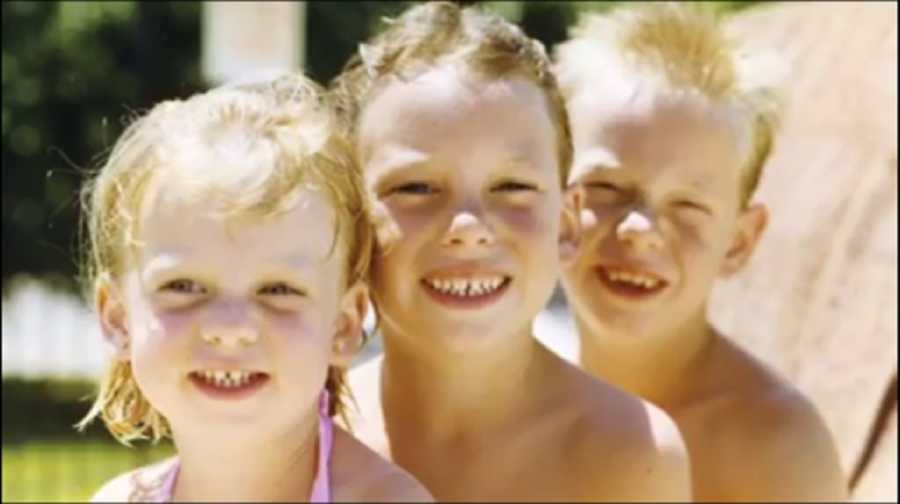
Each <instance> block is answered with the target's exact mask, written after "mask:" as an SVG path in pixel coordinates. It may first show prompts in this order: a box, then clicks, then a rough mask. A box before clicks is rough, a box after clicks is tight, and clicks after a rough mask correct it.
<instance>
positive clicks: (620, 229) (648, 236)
mask: <svg viewBox="0 0 900 504" xmlns="http://www.w3.org/2000/svg"><path fill="white" fill-rule="evenodd" d="M616 236H617V237H618V238H619V240H620V241H622V242H623V243H626V244H628V245H630V246H632V247H634V248H636V249H638V250H640V251H641V252H645V251H648V250H658V249H660V248H662V246H663V238H662V235H660V233H659V229H658V228H657V227H656V226H655V225H654V223H653V221H652V220H651V218H650V217H648V216H647V215H646V214H645V213H643V212H640V211H638V210H636V209H633V210H630V211H629V212H628V215H626V216H625V218H624V219H622V221H621V222H619V224H618V226H616Z"/></svg>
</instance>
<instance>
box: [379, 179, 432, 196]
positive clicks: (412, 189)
mask: <svg viewBox="0 0 900 504" xmlns="http://www.w3.org/2000/svg"><path fill="white" fill-rule="evenodd" d="M418 189H424V192H423V191H420V190H418ZM437 192H438V190H437V189H435V188H434V187H432V186H431V185H430V184H428V183H427V182H409V183H406V184H401V185H398V186H396V187H394V188H392V189H391V190H390V191H389V193H390V194H396V193H399V194H411V195H416V196H424V195H427V194H436V193H437Z"/></svg>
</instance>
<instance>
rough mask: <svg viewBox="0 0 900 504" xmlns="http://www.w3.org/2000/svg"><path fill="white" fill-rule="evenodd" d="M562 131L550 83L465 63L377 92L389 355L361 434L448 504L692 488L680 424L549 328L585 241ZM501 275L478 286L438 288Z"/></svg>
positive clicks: (378, 270)
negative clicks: (468, 290) (537, 326)
mask: <svg viewBox="0 0 900 504" xmlns="http://www.w3.org/2000/svg"><path fill="white" fill-rule="evenodd" d="M555 138H556V136H555V132H554V129H553V123H552V122H551V120H550V116H549V113H548V109H547V103H546V101H545V98H544V96H543V95H542V92H541V91H540V89H539V88H538V87H537V86H535V85H533V84H531V83H530V82H529V81H528V80H526V79H521V78H517V77H510V78H507V79H500V80H486V79H484V78H482V77H478V76H475V75H473V74H472V73H471V72H470V71H469V70H467V69H464V68H461V67H459V66H457V65H454V64H444V65H439V66H436V67H434V68H432V69H429V70H426V71H424V72H422V73H420V74H419V75H417V76H415V77H414V78H411V79H409V80H405V81H394V82H391V83H390V84H387V85H386V86H384V87H383V88H381V89H380V90H379V91H378V92H377V94H376V95H375V96H374V97H372V98H371V100H370V101H368V102H367V104H366V106H365V109H364V111H363V113H362V117H361V120H360V124H359V145H358V150H359V153H360V158H361V160H362V163H363V166H364V174H365V179H366V184H367V188H368V190H369V192H370V195H371V196H372V198H373V201H374V202H375V206H376V211H377V212H378V213H379V216H380V217H379V220H380V222H379V242H380V246H381V249H382V252H381V253H379V254H378V256H377V257H376V259H375V263H374V273H373V283H372V289H373V298H374V299H375V300H376V301H377V304H378V307H379V313H380V316H381V317H380V329H381V332H382V335H383V338H384V348H385V352H384V357H383V359H377V360H375V361H372V362H370V363H367V364H365V365H363V366H361V367H360V368H357V369H355V370H354V371H353V372H352V373H351V375H350V380H351V386H352V388H353V390H354V394H355V396H356V398H357V400H358V402H359V405H360V414H359V415H358V416H356V417H354V418H353V419H352V423H353V427H354V432H355V433H356V434H357V435H359V436H360V439H361V440H363V441H364V442H365V443H366V444H367V445H369V446H370V447H372V448H373V449H375V450H376V451H378V452H379V453H381V454H382V455H384V456H386V457H389V458H391V459H392V460H393V461H394V462H396V463H397V464H399V465H400V466H401V467H403V468H404V469H407V470H408V471H410V472H411V473H412V474H413V475H414V476H416V477H417V478H418V479H419V480H420V481H422V482H423V483H424V484H425V486H426V487H428V489H429V490H430V491H431V492H432V493H433V494H434V495H435V497H436V498H438V499H439V500H513V501H520V500H641V499H643V500H679V499H688V498H689V488H688V487H689V477H688V469H687V465H686V460H685V454H684V451H683V446H682V444H681V440H680V436H679V434H678V432H677V430H676V429H675V428H674V426H673V424H672V422H671V421H670V420H669V419H668V418H666V416H665V415H663V414H662V413H661V412H660V411H659V410H657V409H655V408H654V407H652V406H650V405H649V404H647V403H644V402H642V401H640V400H637V399H636V398H634V397H632V396H629V395H627V394H623V393H622V392H621V391H618V390H617V389H614V388H612V387H609V386H607V385H605V384H603V383H601V382H598V381H596V380H593V379H592V378H590V377H589V376H587V375H586V374H584V373H582V372H580V371H579V370H577V369H576V368H575V367H574V366H572V365H571V364H569V363H567V362H565V361H563V360H562V359H560V358H559V357H557V356H556V355H554V354H553V353H552V352H550V351H549V350H547V349H546V348H545V347H543V346H542V345H541V344H540V343H538V342H537V341H536V340H535V339H534V338H533V336H532V333H531V324H532V320H533V319H534V317H535V316H536V315H537V314H538V312H539V311H540V310H541V309H542V308H543V306H544V304H545V303H546V302H547V300H548V298H549V297H550V295H551V293H552V291H553V287H554V284H555V281H556V279H557V274H558V267H559V261H560V259H559V257H560V254H562V255H563V256H565V255H566V251H573V250H574V248H575V246H576V245H577V241H578V237H579V232H578V227H577V220H576V219H575V215H576V214H577V207H578V205H579V202H578V197H577V196H573V197H569V198H568V199H567V200H565V201H564V198H563V194H562V190H561V187H560V180H559V166H558V160H557V150H556V144H555V141H556V140H555ZM492 277H499V278H501V279H502V281H501V282H499V283H497V282H495V283H493V284H491V283H490V282H488V285H489V287H488V289H489V292H487V293H480V291H479V293H478V294H476V295H471V296H460V295H454V294H453V293H450V294H443V295H442V294H441V293H440V292H439V291H436V290H435V288H434V286H433V285H432V281H433V280H438V281H439V282H438V286H440V285H441V284H440V281H441V280H446V281H448V282H450V285H453V280H454V279H457V280H459V279H463V280H465V279H473V278H474V279H478V278H492Z"/></svg>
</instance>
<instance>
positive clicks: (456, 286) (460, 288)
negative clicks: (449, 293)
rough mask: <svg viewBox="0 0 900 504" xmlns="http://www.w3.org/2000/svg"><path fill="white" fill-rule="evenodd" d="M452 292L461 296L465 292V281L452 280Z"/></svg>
mask: <svg viewBox="0 0 900 504" xmlns="http://www.w3.org/2000/svg"><path fill="white" fill-rule="evenodd" d="M453 290H454V291H456V292H457V293H458V294H462V293H463V292H465V290H466V281H465V280H454V281H453Z"/></svg>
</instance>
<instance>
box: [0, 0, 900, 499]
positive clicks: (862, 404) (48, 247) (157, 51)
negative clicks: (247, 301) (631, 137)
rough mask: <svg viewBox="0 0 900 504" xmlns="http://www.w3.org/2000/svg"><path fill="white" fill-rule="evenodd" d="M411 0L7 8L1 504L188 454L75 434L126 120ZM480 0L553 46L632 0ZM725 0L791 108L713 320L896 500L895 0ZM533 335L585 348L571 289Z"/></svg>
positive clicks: (364, 26) (334, 68) (89, 369)
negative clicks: (578, 25)
mask: <svg viewBox="0 0 900 504" xmlns="http://www.w3.org/2000/svg"><path fill="white" fill-rule="evenodd" d="M412 3H414V2H307V3H279V2H272V3H269V2H258V3H255V4H253V5H252V6H248V5H247V4H243V3H240V2H223V3H212V2H3V3H2V13H3V35H2V36H3V56H2V58H3V60H2V72H3V77H2V78H3V170H2V177H3V184H2V191H3V203H2V209H3V210H2V226H3V229H2V233H3V236H2V243H3V261H2V268H3V271H2V274H3V280H2V282H3V283H2V299H3V300H2V377H3V380H2V422H3V425H2V458H3V460H2V462H3V463H2V473H3V474H2V500H3V501H4V502H6V501H73V500H84V499H87V498H88V497H89V496H90V495H91V494H92V492H94V491H95V490H96V489H97V488H98V487H99V485H100V484H101V483H102V482H104V481H105V480H106V479H108V478H110V477H111V476H113V475H115V474H117V473H120V472H122V471H124V470H126V469H129V468H133V467H136V466H138V465H142V464H145V463H148V462H150V461H153V460H156V459H158V458H160V457H164V456H166V455H168V454H170V453H171V446H169V445H167V444H165V443H163V444H160V445H158V446H148V445H144V444H139V445H137V446H136V447H134V448H125V447H122V446H120V445H117V444H116V443H115V442H114V441H112V439H111V437H110V436H109V435H108V434H107V433H106V431H105V429H104V428H103V426H102V425H101V424H99V423H98V424H96V425H94V426H93V427H92V428H90V429H89V430H88V431H87V432H86V433H84V434H78V433H76V432H75V430H74V429H73V428H72V425H73V424H74V423H76V422H77V421H78V420H79V419H80V418H81V417H82V416H83V415H84V414H85V413H86V412H87V410H88V407H89V405H90V399H91V398H92V395H93V392H94V389H95V382H96V380H97V378H98V377H99V375H100V373H101V372H102V371H103V369H104V366H105V364H106V362H107V357H108V355H109V354H108V349H107V348H105V346H104V343H103V341H102V339H101V336H100V333H99V329H98V327H97V323H96V320H95V318H94V317H93V315H92V313H91V311H90V309H89V307H88V306H87V305H86V304H85V302H84V300H83V298H82V297H81V296H80V285H79V283H78V280H77V273H78V258H79V257H80V254H79V250H78V234H79V230H80V201H79V196H78V189H79V188H80V185H81V182H82V180H83V177H84V176H85V174H86V173H88V172H89V171H90V170H92V169H94V168H96V167H98V166H99V164H100V163H101V162H102V161H103V159H104V156H105V154H107V153H108V150H109V149H110V148H111V146H112V144H113V142H114V141H115V139H116V138H117V137H118V135H119V134H120V133H121V131H122V130H123V129H124V127H125V126H126V124H127V123H126V118H128V117H130V116H131V115H132V114H133V113H134V112H140V111H143V110H146V109H148V108H149V107H151V106H152V105H153V104H154V103H156V102H157V101H159V100H161V99H166V98H171V97H186V96H188V95H189V94H191V93H193V92H196V91H200V90H204V89H206V88H208V87H209V86H212V85H216V84H219V83H221V82H223V81H227V80H233V79H239V78H244V77H252V76H259V75H263V74H266V73H267V72H277V71H282V70H293V69H303V70H304V71H306V73H307V74H308V75H309V76H311V77H313V78H314V79H316V80H318V81H319V82H321V83H323V84H327V83H328V81H329V80H330V79H331V78H332V77H334V76H335V75H336V74H337V73H338V72H339V71H340V68H341V67H342V65H343V64H344V62H345V61H346V59H347V58H348V57H349V55H350V54H351V53H352V52H353V51H354V50H355V49H356V46H357V44H359V43H360V42H362V41H364V40H365V39H366V38H367V37H368V36H369V35H370V34H372V33H374V32H376V31H378V30H379V29H380V28H381V26H382V24H381V23H382V18H383V17H385V16H389V17H390V16H394V15H396V14H398V13H399V12H401V11H402V10H404V9H405V8H406V7H408V6H409V5H410V4H412ZM464 3H474V2H464ZM478 3H480V4H482V5H483V6H484V7H485V8H486V9H489V10H493V11H495V12H498V13H499V14H501V15H503V16H505V17H506V18H508V19H510V20H512V21H514V22H517V23H519V24H520V25H521V26H522V27H523V28H524V29H525V31H526V32H527V33H529V34H530V35H531V36H533V37H536V38H537V39H539V40H541V41H543V42H544V44H545V45H546V46H547V47H548V49H551V48H552V47H553V46H554V45H555V44H556V43H558V42H559V41H561V40H563V39H564V38H565V37H566V34H567V30H568V29H569V27H570V26H571V25H572V24H573V22H574V21H575V20H576V19H577V17H578V15H579V13H580V12H582V11H589V10H595V11H602V10H604V9H608V8H609V7H611V6H613V5H615V3H616V2H569V1H552V2H551V1H535V2H478ZM714 5H715V8H717V9H721V10H722V11H723V12H725V13H727V14H729V15H733V16H734V17H733V21H732V22H733V23H734V25H735V28H736V29H737V30H739V31H741V32H742V33H744V34H745V35H746V36H747V38H748V39H749V40H750V41H751V42H752V43H753V44H754V45H756V46H757V47H758V48H759V49H760V50H767V51H774V52H775V53H777V54H779V56H781V57H783V58H784V59H785V61H786V65H787V69H788V75H789V78H788V82H787V85H788V87H789V92H790V98H791V99H790V104H791V108H790V111H789V113H788V114H787V115H786V119H785V124H784V131H783V134H782V138H781V139H780V141H779V143H778V146H777V147H776V150H775V152H774V153H773V157H772V160H771V161H770V163H769V166H767V168H766V173H765V174H764V175H763V181H762V184H761V187H760V191H759V199H761V200H763V201H764V202H766V203H767V204H768V205H769V206H770V208H771V210H772V222H771V223H770V228H769V231H767V235H766V237H765V238H764V239H763V242H762V244H761V245H760V248H759V250H758V252H757V254H756V256H755V257H754V259H753V261H752V262H751V264H750V266H749V267H748V268H747V271H745V272H743V273H742V274H741V275H739V276H738V278H736V279H734V280H731V281H729V282H727V283H725V284H723V285H721V286H720V287H719V288H717V292H716V293H715V298H714V301H715V302H714V303H713V306H711V311H712V315H713V318H714V320H715V321H716V323H717V325H719V326H720V327H722V329H723V330H724V331H725V333H726V334H729V335H731V336H732V337H734V338H735V339H736V340H739V341H740V342H741V343H742V344H743V345H744V346H746V347H747V348H748V349H749V350H750V351H751V352H752V353H754V354H756V355H758V356H760V357H761V358H763V359H765V360H766V361H767V362H769V363H770V364H771V365H772V366H773V367H775V368H776V369H777V370H778V371H780V372H781V373H782V374H784V375H786V376H787V377H788V378H789V379H791V380H792V381H793V382H794V383H796V384H797V386H798V387H799V388H801V389H802V390H803V391H804V392H806V393H807V394H809V395H810V396H811V397H812V398H813V400H814V401H815V402H816V404H817V406H818V407H819V408H820V410H821V411H822V413H823V416H825V417H826V421H827V422H828V424H829V427H830V428H831V429H832V431H833V432H834V433H835V436H836V439H837V440H838V445H839V448H840V450H841V457H842V463H843V465H844V468H845V471H846V473H847V475H848V480H849V483H850V484H851V485H852V486H853V488H854V497H855V498H856V499H857V500H896V499H897V479H896V466H897V450H896V425H897V413H896V404H897V391H896V368H897V358H896V349H897V343H896V338H897V280H896V278H897V230H896V229H897V227H896V224H897V222H896V221H897V197H896V186H897V161H896V160H897V158H896V155H897V154H896V152H897V141H896V138H897V131H896V130H897V112H896V111H897V21H896V20H897V16H896V14H897V5H896V3H879V4H861V3H839V2H838V3H830V2H829V3H803V4H790V3H764V4H763V3H757V2H717V3H715V4H714ZM535 332H536V334H537V336H538V337H539V338H540V339H542V340H544V341H546V342H547V343H548V344H549V345H550V346H551V347H553V348H555V349H556V350H557V351H559V352H560V353H561V354H563V355H565V356H567V357H572V356H574V355H575V353H576V352H577V344H576V341H575V339H574V338H573V333H572V326H571V323H570V321H569V319H568V312H567V310H566V306H565V300H564V298H563V296H562V295H560V294H558V295H556V296H554V299H553V303H552V304H551V306H550V307H548V309H547V310H545V312H543V313H542V314H541V316H540V317H539V318H538V320H537V322H536V327H535ZM378 351H379V344H378V341H377V340H376V341H374V342H373V343H372V344H371V345H370V346H369V347H368V348H367V349H366V351H365V352H364V355H362V356H361V358H360V359H361V360H362V359H366V358H369V357H370V356H372V355H375V354H377V353H378Z"/></svg>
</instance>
